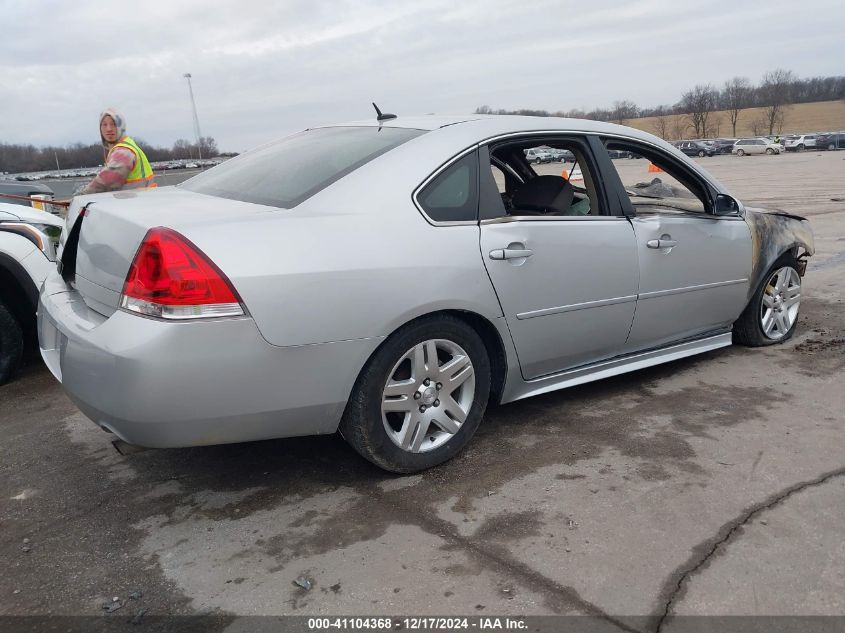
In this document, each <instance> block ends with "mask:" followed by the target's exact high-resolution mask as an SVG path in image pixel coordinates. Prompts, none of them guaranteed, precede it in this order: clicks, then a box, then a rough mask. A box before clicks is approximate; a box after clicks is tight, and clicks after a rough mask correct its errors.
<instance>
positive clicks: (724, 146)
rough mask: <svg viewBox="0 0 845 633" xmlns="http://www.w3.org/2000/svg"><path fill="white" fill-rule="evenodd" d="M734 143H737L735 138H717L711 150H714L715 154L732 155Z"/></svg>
mask: <svg viewBox="0 0 845 633" xmlns="http://www.w3.org/2000/svg"><path fill="white" fill-rule="evenodd" d="M734 143H736V139H735V138H717V139H714V140H713V144H712V145H711V146H710V149H712V150H713V154H730V153H731V150H732V149H733V146H734Z"/></svg>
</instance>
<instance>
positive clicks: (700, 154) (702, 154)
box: [698, 149, 707, 158]
mask: <svg viewBox="0 0 845 633" xmlns="http://www.w3.org/2000/svg"><path fill="white" fill-rule="evenodd" d="M706 153H707V152H705V151H704V150H703V149H701V150H698V157H699V158H704V155H705V154H706Z"/></svg>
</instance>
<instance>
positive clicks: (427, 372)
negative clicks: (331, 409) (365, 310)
mask: <svg viewBox="0 0 845 633" xmlns="http://www.w3.org/2000/svg"><path fill="white" fill-rule="evenodd" d="M490 380H491V378H490V359H489V357H488V355H487V350H486V348H485V346H484V342H483V341H482V340H481V337H480V336H479V335H478V334H477V333H476V332H475V330H473V329H472V328H471V327H470V326H469V325H467V324H466V323H465V322H464V321H462V320H460V319H458V318H456V317H454V316H449V315H443V316H437V317H431V318H423V319H419V320H417V321H413V322H411V323H409V324H408V325H406V326H404V327H403V328H401V329H400V330H398V331H397V332H395V333H394V334H393V335H392V336H390V338H388V339H387V340H386V341H385V342H384V343H383V344H382V346H381V347H380V348H379V349H378V350H377V351H376V353H375V354H374V355H373V357H372V358H371V359H370V361H369V362H368V363H367V365H366V366H365V367H364V369H363V370H362V371H361V374H360V375H359V376H358V380H357V381H356V382H355V386H354V388H353V390H352V396H351V397H350V399H349V402H348V404H347V406H346V410H345V411H344V414H343V419H342V420H341V422H340V432H341V435H343V437H344V438H345V439H346V441H347V442H349V444H350V445H352V448H354V449H355V450H356V451H357V452H358V453H360V454H361V455H362V456H363V457H364V458H365V459H367V460H369V461H371V462H372V463H373V464H375V465H376V466H379V467H380V468H383V469H385V470H388V471H390V472H394V473H402V474H407V473H415V472H419V471H422V470H426V469H428V468H432V467H434V466H437V465H439V464H442V463H443V462H446V461H448V460H450V459H452V458H453V457H454V456H455V455H457V454H458V453H459V452H460V451H461V449H463V448H464V446H466V444H467V442H469V440H470V438H471V437H472V436H473V434H474V433H475V431H476V429H477V428H478V425H479V424H480V423H481V418H482V416H483V415H484V410H485V409H486V407H487V400H488V398H489V395H490Z"/></svg>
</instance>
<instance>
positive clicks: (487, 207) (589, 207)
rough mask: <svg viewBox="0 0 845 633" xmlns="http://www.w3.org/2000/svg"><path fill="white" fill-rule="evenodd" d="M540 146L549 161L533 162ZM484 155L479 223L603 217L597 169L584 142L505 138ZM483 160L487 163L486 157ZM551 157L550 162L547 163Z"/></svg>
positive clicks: (564, 139)
mask: <svg viewBox="0 0 845 633" xmlns="http://www.w3.org/2000/svg"><path fill="white" fill-rule="evenodd" d="M538 143H542V144H543V146H544V147H549V148H551V149H550V150H549V151H548V155H549V157H550V158H549V159H548V160H549V162H545V163H532V162H531V156H532V154H531V152H530V151H528V150H530V148H532V147H536V146H537V144H538ZM487 150H488V151H487V152H482V153H481V154H480V156H481V157H482V158H481V160H482V161H485V160H486V161H487V162H488V163H489V166H485V165H482V179H481V183H480V186H481V187H482V192H481V198H482V200H484V201H485V204H484V205H482V206H483V208H482V218H484V219H491V218H500V217H513V218H520V217H543V216H545V217H549V218H569V219H573V218H589V217H594V216H599V215H602V214H603V208H604V205H603V202H602V197H601V196H600V193H599V189H598V187H597V184H596V183H597V180H596V178H595V174H596V170H595V168H594V166H593V163H592V160H591V158H590V155H589V150H588V149H587V146H586V144H585V143H584V142H583V141H580V140H578V139H567V138H558V139H555V138H545V137H544V138H542V139H538V138H537V137H531V138H523V139H509V140H508V141H504V142H500V143H494V144H493V145H491V146H490V147H489V148H487ZM485 157H487V158H485ZM551 157H554V158H551Z"/></svg>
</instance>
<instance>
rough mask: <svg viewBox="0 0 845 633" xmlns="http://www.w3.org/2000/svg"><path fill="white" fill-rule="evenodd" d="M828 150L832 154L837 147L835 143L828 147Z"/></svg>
mask: <svg viewBox="0 0 845 633" xmlns="http://www.w3.org/2000/svg"><path fill="white" fill-rule="evenodd" d="M827 149H828V150H830V151H831V152H832V151H833V150H835V149H836V145H835V144H834V143H831V144H830V145H828V146H827Z"/></svg>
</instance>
